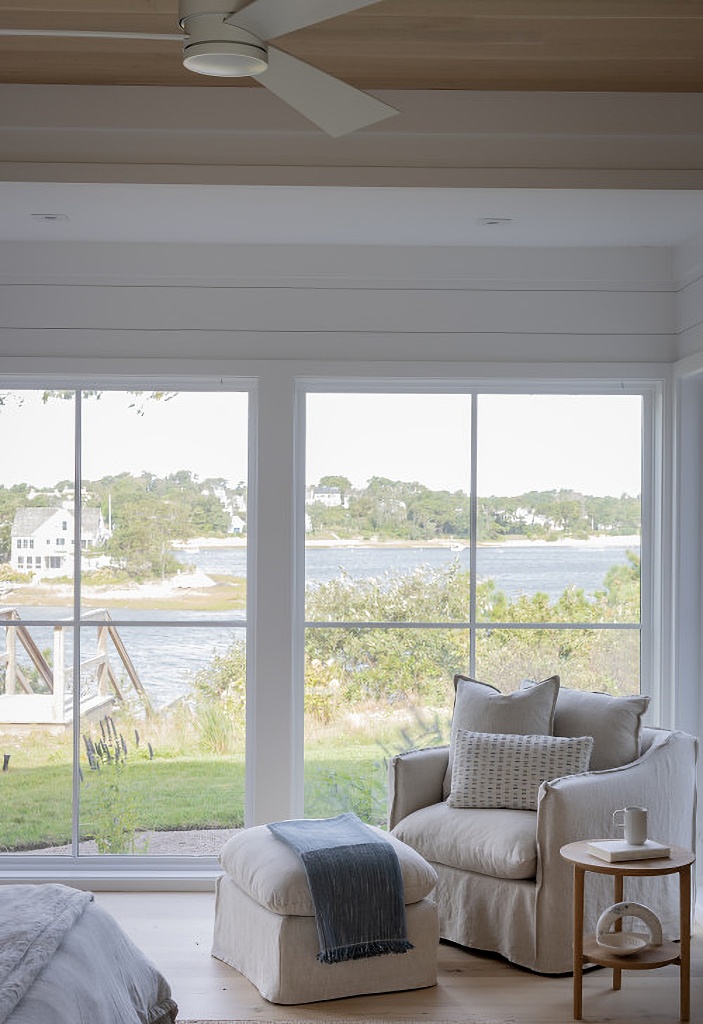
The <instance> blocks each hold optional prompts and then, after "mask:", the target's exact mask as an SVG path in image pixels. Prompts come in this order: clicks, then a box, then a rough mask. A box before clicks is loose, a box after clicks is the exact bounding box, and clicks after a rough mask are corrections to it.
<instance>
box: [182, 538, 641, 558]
mask: <svg viewBox="0 0 703 1024" xmlns="http://www.w3.org/2000/svg"><path fill="white" fill-rule="evenodd" d="M191 543H192V547H185V546H181V547H178V548H176V549H175V550H177V551H180V552H182V553H183V554H188V553H191V554H197V552H198V551H208V550H210V551H215V550H221V549H232V550H237V549H246V546H247V542H246V541H245V540H235V539H230V538H216V537H203V538H201V539H199V540H194V541H192V542H191ZM459 545H460V546H461V550H464V549H466V548H468V546H469V541H468V539H467V538H463V537H457V538H455V539H447V540H444V539H442V540H369V539H364V540H359V539H357V538H348V539H344V538H340V537H337V538H325V539H321V540H314V539H307V538H306V540H305V547H306V548H342V549H347V548H373V549H377V548H389V549H394V550H403V549H405V550H408V551H411V550H413V549H415V548H438V549H439V550H448V551H451V550H452V549H453V548H454V547H455V546H459ZM639 546H640V537H639V535H638V534H627V535H623V536H617V537H616V536H611V535H602V536H601V535H594V536H592V537H587V538H586V539H585V540H582V539H580V538H576V537H559V538H557V539H555V540H544V539H535V540H530V539H528V538H527V537H509V538H506V539H505V540H486V541H479V542H478V544H477V547H480V548H489V547H491V548H492V547H545V548H551V547H583V548H596V547H603V548H610V547H617V548H620V547H626V548H627V547H636V548H638V547H639Z"/></svg>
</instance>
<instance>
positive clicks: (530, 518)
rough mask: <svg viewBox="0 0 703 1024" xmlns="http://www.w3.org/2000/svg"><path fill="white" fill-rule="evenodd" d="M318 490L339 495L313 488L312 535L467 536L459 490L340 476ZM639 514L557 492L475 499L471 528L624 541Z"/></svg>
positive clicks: (495, 536)
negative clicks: (359, 484) (355, 483)
mask: <svg viewBox="0 0 703 1024" xmlns="http://www.w3.org/2000/svg"><path fill="white" fill-rule="evenodd" d="M318 488H319V489H326V490H327V491H329V490H330V489H331V490H332V491H333V492H338V497H337V495H336V493H335V497H337V501H338V503H337V504H328V503H326V504H323V503H322V501H319V500H317V499H316V497H315V489H312V491H311V492H310V496H309V498H308V503H307V506H306V511H307V515H308V517H309V519H308V531H309V533H311V534H313V535H315V534H318V535H319V536H321V537H324V536H337V537H339V538H340V539H351V538H371V537H377V538H378V539H380V540H433V539H441V538H447V539H451V538H456V539H462V538H465V539H466V538H468V537H469V528H470V518H471V513H470V499H469V496H468V495H467V494H466V493H465V492H464V491H443V490H440V491H433V490H431V489H430V488H429V487H426V486H425V485H424V484H420V483H417V482H415V483H409V482H406V481H402V480H390V479H388V478H387V477H379V476H376V477H372V478H371V480H369V482H368V484H367V486H366V487H363V488H354V487H352V485H351V482H350V481H349V480H348V479H347V478H346V477H343V476H324V477H321V479H320V482H319V484H318ZM328 501H329V495H328ZM640 517H641V503H640V498H639V497H638V496H637V497H633V496H630V495H628V494H622V495H620V497H615V496H600V495H588V494H581V493H579V492H577V491H572V490H567V489H561V490H552V491H527V492H525V493H523V494H518V495H512V496H501V495H489V496H487V497H479V498H478V501H477V517H476V526H477V535H478V539H479V541H499V540H501V539H505V538H507V537H524V538H525V539H528V540H537V539H547V540H549V539H552V540H554V539H557V538H559V537H570V538H585V537H589V536H592V535H593V534H610V535H613V536H627V535H634V534H638V533H639V531H640Z"/></svg>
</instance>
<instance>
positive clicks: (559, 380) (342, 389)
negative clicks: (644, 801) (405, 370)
mask: <svg viewBox="0 0 703 1024" xmlns="http://www.w3.org/2000/svg"><path fill="white" fill-rule="evenodd" d="M319 393H338V394H349V393H360V394H361V393H363V394H379V393H392V394H423V393H424V394H464V395H467V396H470V397H471V398H472V404H471V495H470V497H471V502H472V508H471V541H470V544H471V555H472V559H471V565H470V572H471V575H472V577H475V545H476V536H475V530H476V501H477V492H476V483H477V480H476V475H477V460H476V450H477V444H478V432H477V429H476V426H477V412H478V403H477V402H476V400H475V399H476V397H477V396H480V395H510V394H515V395H550V394H553V395H569V394H574V395H595V396H598V395H635V396H639V397H640V398H641V399H642V448H641V480H642V494H641V515H642V527H641V537H640V561H641V579H640V622H639V628H638V632H639V636H640V693H642V694H643V695H646V696H649V697H650V702H651V703H650V710H649V718H651V719H652V720H654V721H659V720H660V718H661V715H662V711H663V701H664V695H663V693H662V677H663V670H662V659H663V657H664V651H665V647H666V640H665V639H664V637H666V634H664V637H662V634H661V630H660V629H657V628H655V626H656V625H657V624H659V625H661V624H663V618H664V607H665V602H664V600H660V601H659V602H657V601H655V599H654V589H653V588H654V587H655V586H660V587H661V581H663V580H664V579H666V578H668V573H667V571H666V565H665V561H666V558H665V552H666V550H667V546H666V545H665V523H664V517H663V514H662V497H663V494H662V489H661V488H662V476H663V473H664V468H663V467H662V465H661V456H662V453H663V451H664V432H665V422H664V417H663V397H664V382H663V381H662V380H657V379H654V380H642V379H638V380H629V381H628V380H624V379H623V378H621V377H619V378H617V379H616V380H612V379H611V380H608V379H607V378H603V379H597V378H595V379H594V378H592V377H588V378H583V379H582V378H578V377H554V378H551V377H549V378H538V377H533V378H531V379H530V380H529V381H528V380H525V378H517V379H516V378H512V377H506V378H505V379H500V380H496V379H494V378H492V379H487V380H476V379H475V378H466V379H464V380H457V379H454V380H449V379H444V380H442V379H430V380H429V381H428V380H426V379H425V380H417V379H412V378H407V377H406V378H397V377H388V378H386V379H383V378H380V377H379V378H376V379H369V377H343V376H339V377H335V376H329V377H326V378H324V379H323V378H307V379H303V378H301V379H299V380H298V381H297V398H298V403H299V413H298V425H299V432H298V449H299V453H300V454H299V457H298V459H297V466H296V470H297V473H296V484H297V512H298V520H299V522H300V523H303V524H304V516H305V508H304V502H305V488H306V480H305V454H304V453H305V446H306V431H305V401H306V398H307V395H308V394H319ZM657 456H659V459H660V461H659V462H658V461H657ZM298 545H299V550H298V557H297V561H298V563H299V565H300V566H302V574H303V579H302V580H299V581H298V587H297V601H298V603H300V604H302V606H303V608H304V604H305V580H304V572H305V537H304V526H303V536H302V537H299V538H298ZM660 592H661V593H662V597H663V588H662V590H661V591H660ZM298 622H299V628H302V629H303V631H306V630H307V629H308V628H315V629H316V628H323V627H326V628H334V627H335V626H337V627H339V628H343V627H344V626H345V625H352V624H351V623H330V622H325V623H315V622H310V621H307V620H306V619H305V617H304V613H303V616H302V621H301V617H300V614H298ZM353 625H355V626H359V625H362V627H363V626H364V625H365V626H367V627H368V628H372V627H373V628H394V627H395V628H399V627H401V626H405V627H406V628H407V626H408V624H407V623H368V624H360V623H354V624H353ZM500 625H502V624H501V623H489V624H487V623H480V622H478V621H477V619H476V607H475V590H474V589H473V588H472V594H471V607H470V610H469V619H468V620H467V622H465V623H461V624H456V623H451V625H450V628H459V627H461V628H466V629H469V630H470V631H471V664H470V666H469V671H470V672H472V673H473V672H474V668H475V649H476V642H475V635H476V631H477V630H478V629H485V628H493V629H495V628H498V627H499V626H500ZM510 625H511V626H512V627H513V628H514V624H510ZM528 626H532V627H533V628H536V629H542V628H550V629H554V628H557V629H574V628H578V623H573V624H571V623H569V624H555V623H534V624H529V623H521V624H520V625H519V628H523V629H524V628H527V627H528ZM423 627H426V628H435V629H438V628H442V627H444V628H446V627H447V624H446V623H424V622H423V623H412V624H411V628H423ZM601 628H605V627H601ZM608 628H622V627H608ZM300 646H301V652H302V653H301V654H300V656H299V659H298V661H297V664H296V668H297V678H296V684H297V685H296V692H297V698H298V700H299V701H300V700H302V699H303V698H302V694H304V686H305V681H304V674H305V673H304V639H303V640H302V642H301V645H300Z"/></svg>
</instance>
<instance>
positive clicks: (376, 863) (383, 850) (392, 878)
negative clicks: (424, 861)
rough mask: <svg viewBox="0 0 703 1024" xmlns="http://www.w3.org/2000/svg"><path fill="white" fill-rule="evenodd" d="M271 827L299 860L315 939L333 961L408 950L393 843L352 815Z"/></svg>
mask: <svg viewBox="0 0 703 1024" xmlns="http://www.w3.org/2000/svg"><path fill="white" fill-rule="evenodd" d="M269 828H270V830H271V831H272V832H273V834H274V835H275V836H278V838H279V839H281V840H282V841H283V842H284V843H287V844H288V846H290V847H292V849H293V850H295V852H296V853H297V854H298V856H299V857H300V859H301V860H302V862H303V866H304V868H305V874H306V876H307V880H308V884H309V886H310V895H311V896H312V901H313V905H314V907H315V920H316V923H317V933H318V938H319V940H320V952H319V953H318V955H317V959H318V960H320V961H321V962H322V963H327V964H334V963H339V962H341V961H343V960H359V959H362V958H364V957H371V956H380V955H381V954H384V953H405V952H407V951H408V950H409V949H412V948H413V947H412V943H411V942H409V941H408V937H407V927H406V922H405V899H404V890H403V876H402V873H401V870H400V864H399V862H398V856H397V854H396V852H395V850H394V849H393V847H392V845H391V844H390V843H389V842H387V841H386V840H385V839H384V838H383V837H382V836H379V835H378V833H377V832H374V831H373V830H372V829H370V828H369V827H368V825H365V824H364V823H363V822H362V821H361V820H360V819H359V818H357V816H356V815H355V814H351V813H348V814H340V815H338V816H337V817H336V818H323V819H300V820H296V821H279V822H274V823H273V824H270V825H269Z"/></svg>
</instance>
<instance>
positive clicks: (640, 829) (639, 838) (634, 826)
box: [613, 807, 647, 846]
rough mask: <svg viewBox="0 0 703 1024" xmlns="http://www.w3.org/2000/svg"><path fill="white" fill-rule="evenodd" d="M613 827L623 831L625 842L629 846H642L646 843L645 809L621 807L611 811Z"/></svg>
mask: <svg viewBox="0 0 703 1024" xmlns="http://www.w3.org/2000/svg"><path fill="white" fill-rule="evenodd" d="M620 815H622V818H621V819H620ZM613 825H614V826H615V828H621V829H623V830H624V836H625V842H626V843H629V844H630V846H644V844H645V843H646V841H647V808H646V807H622V808H621V809H620V810H618V811H613Z"/></svg>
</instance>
